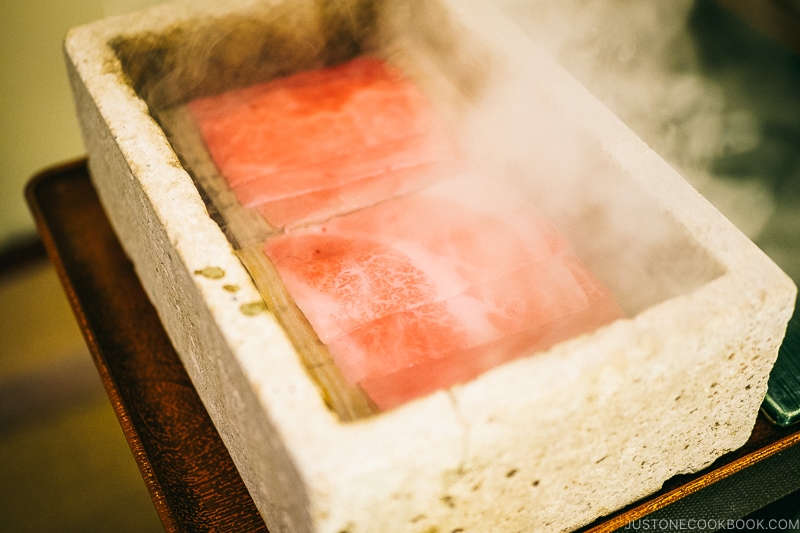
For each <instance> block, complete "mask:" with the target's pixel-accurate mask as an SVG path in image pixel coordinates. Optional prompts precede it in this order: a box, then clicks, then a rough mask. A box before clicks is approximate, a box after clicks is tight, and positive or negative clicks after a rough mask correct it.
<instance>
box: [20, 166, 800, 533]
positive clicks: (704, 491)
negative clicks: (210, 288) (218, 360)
mask: <svg viewBox="0 0 800 533" xmlns="http://www.w3.org/2000/svg"><path fill="white" fill-rule="evenodd" d="M27 199H28V203H29V205H30V207H31V210H32V212H33V214H34V218H35V219H36V223H37V226H38V229H39V233H40V235H41V237H42V240H43V241H44V243H45V247H46V248H47V251H48V255H49V256H50V259H51V260H52V262H53V263H54V265H55V267H56V269H57V271H58V273H59V276H60V278H61V281H62V283H63V285H64V289H65V291H66V293H67V296H68V298H69V300H70V302H71V304H72V307H73V309H74V311H75V315H76V317H77V319H78V323H79V325H80V327H81V329H82V331H83V334H84V336H85V338H86V342H87V344H88V345H89V348H90V350H91V353H92V355H93V357H94V361H95V364H96V366H97V370H98V372H99V374H100V377H101V378H102V381H103V384H104V385H105V388H106V391H107V392H108V396H109V399H110V400H111V404H112V405H113V407H114V410H115V412H116V414H117V417H118V418H119V421H120V424H121V426H122V429H123V431H124V433H125V437H126V438H127V440H128V443H129V444H130V447H131V450H132V452H133V455H134V458H135V460H136V462H137V464H138V466H139V469H140V470H141V473H142V477H143V478H144V481H145V484H146V485H147V488H148V490H149V491H150V495H151V497H152V498H153V501H154V503H155V505H156V509H157V510H158V514H159V516H160V517H161V520H162V522H163V524H164V527H165V529H166V530H167V531H169V532H172V531H209V530H214V531H232V532H236V531H242V532H245V531H246V532H258V531H267V528H266V526H265V524H264V522H263V520H262V518H261V516H260V515H259V513H258V511H257V509H256V507H255V504H254V503H253V500H252V499H251V498H250V495H249V493H248V491H247V489H246V487H245V486H244V483H243V482H242V479H241V477H240V476H239V473H238V472H237V470H236V467H235V465H234V464H233V462H232V460H231V458H230V455H229V454H228V452H227V450H226V449H225V446H224V445H223V444H222V441H221V439H220V437H219V434H218V433H217V431H216V429H215V428H214V426H213V424H212V422H211V419H210V418H209V416H208V413H207V412H206V410H205V408H204V406H203V404H202V402H201V401H200V398H199V397H198V395H197V392H196V391H195V389H194V387H193V385H192V383H191V381H190V380H189V377H188V375H187V374H186V371H185V370H184V368H183V365H182V364H181V362H180V360H179V358H178V356H177V354H176V353H175V351H174V349H173V347H172V344H171V343H170V341H169V338H168V337H167V334H166V333H165V331H164V329H163V327H162V325H161V323H160V321H159V319H158V316H157V314H156V311H155V309H154V308H153V306H152V305H151V304H150V302H149V300H148V299H147V297H146V295H145V293H144V290H143V289H142V287H141V285H140V283H139V279H138V278H137V276H136V273H135V271H134V269H133V265H132V264H131V262H130V261H129V259H128V258H127V257H126V255H125V254H124V252H123V251H122V248H121V247H120V244H119V242H118V240H117V238H116V236H115V234H114V232H113V231H112V229H111V227H110V226H109V223H108V220H107V218H106V216H105V213H104V212H103V209H102V207H101V205H100V203H99V201H98V199H97V195H96V194H95V191H94V188H93V187H92V184H91V182H90V180H89V176H88V173H87V170H86V164H85V161H83V160H81V161H77V162H74V163H70V164H67V165H65V166H61V167H58V168H54V169H50V170H46V171H44V172H42V173H41V174H39V175H37V176H36V177H34V178H33V179H32V180H31V182H30V183H29V185H28V189H27ZM799 443H800V428H798V427H789V428H779V427H777V426H773V425H771V424H770V423H769V422H767V420H766V419H765V418H764V416H763V415H759V417H758V420H757V421H756V425H755V428H754V430H753V433H752V435H751V437H750V440H749V441H748V442H747V444H746V445H745V446H744V447H742V448H741V449H739V450H737V451H734V452H731V453H729V454H727V455H725V456H723V457H721V458H720V459H718V460H717V461H716V462H715V463H714V464H713V465H711V466H710V467H709V468H707V469H705V470H703V471H701V472H698V473H695V474H690V475H681V476H676V477H674V478H672V479H670V480H669V481H667V482H666V483H665V485H664V488H663V489H662V490H661V491H659V492H658V493H656V494H654V495H652V496H650V497H648V498H645V499H644V500H642V501H639V502H636V503H635V504H632V505H630V506H629V507H627V508H625V509H623V510H621V511H618V512H616V513H614V514H612V515H610V516H608V517H604V518H602V519H599V520H598V521H596V522H595V523H593V524H590V525H589V526H586V527H584V528H582V529H581V530H580V531H583V532H595V533H596V532H606V531H615V530H617V529H621V528H624V527H625V525H626V524H628V523H630V522H631V521H633V520H640V519H645V518H646V519H648V520H662V521H663V520H670V519H673V520H674V519H689V518H695V519H703V520H705V521H708V522H710V521H712V520H718V519H719V520H722V519H733V518H741V517H743V516H745V515H747V514H749V513H751V512H752V511H754V510H756V509H759V508H761V507H763V506H764V505H766V504H768V503H770V502H772V501H774V500H777V499H778V498H781V497H782V496H784V495H786V494H789V493H790V492H794V491H796V490H798V489H799V488H800V445H798V444H799ZM652 523H655V522H652ZM663 523H664V524H667V522H663ZM655 529H656V528H651V530H655ZM659 529H662V528H659ZM695 530H696V531H700V530H702V529H700V528H695ZM386 533H391V532H386ZM443 533H444V532H443Z"/></svg>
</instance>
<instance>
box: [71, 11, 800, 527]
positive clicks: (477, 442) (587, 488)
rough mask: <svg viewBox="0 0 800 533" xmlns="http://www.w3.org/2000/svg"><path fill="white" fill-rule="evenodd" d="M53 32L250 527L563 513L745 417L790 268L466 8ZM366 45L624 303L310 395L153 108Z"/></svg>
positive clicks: (193, 17)
mask: <svg viewBox="0 0 800 533" xmlns="http://www.w3.org/2000/svg"><path fill="white" fill-rule="evenodd" d="M65 49H66V56H67V65H68V71H69V76H70V80H71V83H72V87H73V91H74V95H75V101H76V105H77V110H78V115H79V117H80V121H81V124H82V128H83V134H84V139H85V143H86V147H87V150H88V152H89V165H90V170H91V173H92V178H93V180H94V183H95V186H96V188H97V190H98V193H99V195H100V198H101V200H102V202H103V204H104V206H105V208H106V210H107V212H108V215H109V218H110V220H111V222H112V225H113V226H114V228H115V230H116V232H117V234H118V236H119V238H120V240H121V242H122V244H123V246H124V248H125V250H126V252H127V253H128V254H129V255H130V257H131V259H132V260H133V262H134V264H135V266H136V269H137V272H138V274H139V276H140V278H141V280H142V284H143V285H144V287H145V289H146V290H147V292H148V294H149V296H150V298H151V300H152V301H153V303H154V304H155V306H156V308H157V309H158V312H159V314H160V316H161V318H162V321H163V323H164V325H165V328H166V330H167V331H168V333H169V335H170V337H171V339H172V341H173V343H174V345H175V347H176V349H177V351H178V353H179V354H180V357H181V359H182V361H183V363H184V365H185V366H186V368H187V371H188V372H189V375H190V376H191V378H192V380H193V382H194V384H195V386H196V388H197V390H198V392H199V394H200V396H201V398H202V399H203V402H204V403H205V405H206V407H207V409H208V412H209V414H210V415H211V417H212V419H213V420H214V422H215V424H216V426H217V428H218V430H219V432H220V435H221V436H222V438H223V440H224V441H225V443H226V445H227V447H228V449H229V451H230V453H231V456H232V457H233V459H234V461H235V462H236V464H237V466H238V468H239V471H240V473H241V475H242V478H243V479H244V481H245V483H246V484H247V486H248V488H249V490H250V492H251V495H252V496H253V499H254V500H255V502H256V504H257V506H258V508H259V510H260V512H261V513H262V515H263V516H264V519H265V521H266V523H267V525H268V527H269V528H270V530H271V531H275V532H276V533H277V532H304V533H305V532H319V533H323V532H324V533H345V532H346V533H365V532H375V531H391V532H406V531H407V532H411V533H423V532H427V533H430V532H434V531H437V532H452V531H464V532H469V531H498V532H505V531H508V532H515V531H534V530H535V531H568V530H571V529H575V528H577V527H580V526H581V525H583V524H586V523H588V522H590V521H592V520H593V519H595V518H597V517H599V516H601V515H603V514H606V513H609V512H611V511H613V510H615V509H618V508H620V507H622V506H624V505H626V504H628V503H630V502H632V501H635V500H636V499H638V498H641V497H643V496H645V495H647V494H649V493H651V492H654V491H655V490H657V489H658V488H659V487H660V486H661V484H662V483H663V482H664V481H665V480H666V479H668V478H670V477H672V476H673V475H675V474H679V473H686V472H692V471H696V470H698V469H701V468H703V467H705V466H707V465H708V464H710V463H711V462H712V461H713V460H714V459H716V458H717V457H719V456H720V455H722V454H723V453H725V452H727V451H730V450H733V449H736V448H737V447H739V446H741V445H742V444H744V442H745V441H746V440H747V438H748V436H749V435H750V431H751V429H752V427H753V424H754V421H755V417H756V414H757V412H758V408H759V406H760V404H761V401H762V399H763V397H764V394H765V393H766V387H767V378H768V376H769V372H770V369H771V367H772V364H773V363H774V360H775V358H776V356H777V350H778V346H779V345H780V342H781V340H782V338H783V333H784V331H785V328H786V324H787V322H788V320H789V317H790V315H791V312H792V310H793V305H794V299H795V295H796V288H795V287H794V285H793V283H792V282H791V281H790V280H789V278H788V277H787V276H786V275H785V274H784V273H783V272H781V271H780V269H779V268H778V267H777V266H775V265H774V263H773V262H772V261H771V260H770V259H769V258H767V257H766V256H765V255H764V254H763V253H762V252H761V251H760V250H758V248H757V247H756V246H755V245H753V244H752V243H751V242H750V241H749V240H747V239H746V237H744V235H742V234H741V233H740V232H739V231H738V230H737V229H736V228H735V227H733V226H732V225H731V224H730V223H729V222H728V221H727V220H726V219H725V218H724V217H723V216H722V215H720V214H719V213H718V212H717V211H716V210H715V209H714V208H713V207H712V206H711V205H710V204H709V203H708V202H707V201H706V200H705V199H704V198H702V197H701V196H700V195H699V194H698V193H697V192H696V191H694V190H693V189H692V188H691V187H690V186H689V185H688V184H687V183H686V182H685V181H684V180H683V179H682V178H681V177H680V176H679V175H678V174H677V173H676V172H675V171H674V170H673V169H671V168H670V167H669V165H667V164H666V163H665V162H664V161H663V160H662V159H661V158H660V157H659V156H658V155H657V154H655V153H654V152H653V151H651V150H650V149H649V148H648V147H647V146H646V145H645V144H644V143H643V142H642V141H641V140H639V139H638V138H637V137H636V135H635V134H633V133H632V132H631V131H630V130H629V129H628V128H627V127H626V126H625V125H624V124H623V123H622V122H621V121H619V119H617V118H616V117H615V116H614V115H613V114H612V113H611V112H609V111H608V110H607V109H606V108H605V107H603V106H602V105H601V104H600V103H599V102H598V101H597V100H596V99H595V98H594V97H593V96H592V95H591V94H590V93H589V92H588V91H587V90H586V89H585V88H583V87H582V86H581V85H580V84H579V83H577V82H576V81H575V80H574V79H572V78H571V77H570V76H569V75H568V74H567V73H566V72H565V71H564V70H563V69H561V68H560V67H559V66H558V65H557V64H556V63H554V62H553V61H552V60H551V59H549V58H548V57H547V56H546V55H545V54H543V53H542V52H540V51H539V50H538V49H536V48H535V47H534V46H533V45H532V44H531V43H530V42H528V41H527V40H526V39H525V38H524V36H523V35H522V34H521V33H520V32H518V31H517V30H516V29H515V27H514V26H513V24H510V23H509V22H508V21H505V20H504V19H503V18H502V17H501V16H499V15H497V14H496V13H494V12H492V11H491V10H490V9H489V8H488V7H487V6H485V5H482V4H477V3H476V4H475V5H472V4H471V3H469V2H459V3H456V2H455V1H453V2H448V1H446V0H442V1H441V2H436V1H434V0H430V1H411V0H409V1H408V2H404V1H400V2H385V3H382V2H379V1H377V0H375V1H367V0H349V1H348V0H344V1H342V2H338V3H334V2H329V1H325V0H319V1H296V2H288V1H281V0H275V1H263V2H255V1H250V2H231V3H226V2H217V3H214V4H213V5H208V6H206V5H198V4H197V3H194V4H192V5H189V4H188V3H185V4H184V3H175V4H169V5H163V6H159V7H156V8H153V9H151V10H148V11H144V12H140V13H137V14H132V15H128V16H123V17H118V18H113V19H108V20H104V21H98V22H96V23H92V24H89V25H87V26H84V27H81V28H77V29H75V30H73V31H72V32H70V34H69V35H68V37H67V40H66V46H65ZM367 52H368V53H374V54H376V55H379V56H381V57H383V58H385V59H387V60H389V61H391V62H394V63H395V64H397V65H398V66H399V67H401V68H402V69H403V70H404V72H406V73H407V74H408V75H409V77H410V78H411V79H413V80H414V81H415V82H417V83H418V84H419V86H420V87H422V88H423V90H425V91H427V92H428V94H429V95H430V97H431V100H432V101H433V102H434V103H435V104H436V105H438V106H439V108H440V110H441V111H442V114H443V116H444V117H446V118H447V120H448V121H449V123H450V124H452V125H454V127H455V128H456V129H457V131H458V132H459V133H458V134H457V135H458V138H459V140H460V142H461V143H462V145H463V146H465V147H467V149H466V151H467V152H469V153H470V154H471V155H470V157H471V160H470V161H471V164H472V165H473V168H474V169H478V171H480V170H481V169H484V168H486V169H488V168H490V167H492V168H494V169H495V170H497V169H500V170H499V171H500V172H501V173H502V174H504V175H508V176H510V177H511V178H510V179H512V180H513V181H514V183H515V184H516V186H518V187H519V188H520V190H521V191H523V192H524V194H526V195H529V196H530V197H532V198H537V199H538V200H537V209H540V210H541V211H542V212H544V213H545V214H546V215H547V216H548V217H549V218H550V219H551V220H552V221H553V222H554V223H555V224H556V225H557V226H558V227H559V229H560V230H561V231H562V232H563V233H564V235H565V236H566V237H567V238H568V239H569V240H570V243H571V244H572V246H573V247H574V249H575V251H576V253H577V254H578V255H579V256H580V257H581V259H582V261H584V262H585V263H586V265H587V266H588V267H589V268H590V269H592V271H593V272H594V273H595V275H596V276H597V277H598V278H599V279H601V280H602V281H603V283H605V284H606V285H607V286H608V287H609V288H610V289H611V291H612V292H613V293H614V295H615V297H616V299H617V301H618V303H619V304H620V306H621V307H622V308H623V310H624V311H625V313H626V315H627V318H624V319H620V320H617V321H615V322H613V323H611V324H608V325H606V326H604V327H602V328H599V329H597V330H596V331H594V332H592V333H589V334H585V335H582V336H579V337H577V338H573V339H571V340H568V341H566V342H562V343H560V344H558V345H556V346H554V347H553V348H551V349H549V350H547V351H545V352H541V353H536V354H531V355H530V356H526V357H522V358H519V359H517V360H515V361H512V362H509V363H506V364H503V365H501V366H498V367H496V368H494V369H492V370H490V371H488V372H486V373H485V374H483V375H481V376H480V377H478V378H477V379H475V380H473V381H470V382H468V383H465V384H462V385H457V386H454V387H452V388H451V389H449V390H446V391H439V392H436V393H433V394H431V395H429V396H426V397H424V398H421V399H418V400H415V401H413V402H411V403H408V404H406V405H403V406H401V407H398V408H396V409H392V410H389V411H387V412H383V413H379V414H375V415H372V416H368V417H363V418H358V419H356V420H343V419H342V418H340V417H339V416H337V414H336V413H335V412H333V411H332V410H330V409H329V408H328V407H327V406H326V403H325V401H324V399H323V398H322V396H321V395H320V394H319V391H318V390H317V388H316V386H315V384H314V383H313V382H312V380H311V378H310V377H309V375H308V372H307V370H306V368H304V366H303V364H302V363H301V360H300V357H298V354H297V353H296V350H295V348H294V346H293V344H292V342H291V341H290V340H289V338H288V337H287V335H286V333H285V332H284V330H283V329H282V328H281V326H280V325H279V322H278V320H277V317H276V316H274V315H273V314H272V313H270V312H268V311H267V309H266V306H265V305H264V303H263V300H262V296H261V295H260V294H259V292H258V290H257V289H256V287H255V285H254V283H253V281H252V280H251V278H250V276H249V274H248V272H247V271H246V270H245V268H244V267H243V266H242V263H241V262H240V260H239V258H238V256H237V255H236V253H235V250H234V247H235V246H234V245H235V242H234V243H233V244H232V240H231V239H229V238H228V236H226V233H225V231H224V230H225V228H224V227H221V225H220V224H219V223H218V220H219V219H218V217H217V216H216V214H215V212H214V208H213V202H212V203H207V201H206V200H207V198H204V194H205V193H203V192H202V191H201V190H198V187H197V185H196V184H195V181H193V178H192V175H190V172H189V171H188V170H190V169H189V168H188V167H187V165H186V164H187V161H186V160H181V159H180V158H179V157H178V155H176V151H175V150H174V149H173V146H172V144H171V143H170V140H169V139H168V137H167V135H166V134H165V132H164V128H163V127H162V126H163V125H162V124H161V123H160V122H159V120H157V119H158V118H159V117H163V116H164V114H163V113H162V112H163V110H168V109H171V108H173V107H174V106H179V105H182V104H183V103H185V102H187V101H188V100H191V99H192V98H196V97H198V96H205V95H211V94H216V93H219V92H222V91H224V90H226V89H229V88H234V87H242V86H246V85H249V84H254V83H258V82H261V81H265V80H268V79H271V78H273V77H276V76H280V75H286V74H288V73H291V72H295V71H299V70H303V69H309V68H315V67H320V66H323V65H328V64H335V63H337V62H341V61H344V60H346V59H348V58H351V57H353V56H355V55H357V54H360V53H367ZM509 102H513V105H508V103H509ZM184 159H185V158H184ZM540 176H546V179H540V178H539V177H540Z"/></svg>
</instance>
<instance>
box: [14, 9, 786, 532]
mask: <svg viewBox="0 0 800 533" xmlns="http://www.w3.org/2000/svg"><path fill="white" fill-rule="evenodd" d="M495 1H496V2H497V4H498V5H499V6H501V7H502V9H504V10H507V11H508V12H509V13H510V14H512V15H513V16H514V17H515V19H516V20H518V21H519V23H520V24H521V25H522V26H523V28H524V29H525V30H526V31H527V32H528V33H529V35H531V37H532V38H534V39H535V40H538V41H540V43H541V44H542V45H543V46H546V47H549V48H550V49H551V51H552V52H553V53H554V54H555V55H557V56H559V58H560V60H561V61H562V63H563V64H564V65H565V66H567V68H568V69H570V70H571V71H572V72H573V73H574V74H575V75H576V76H577V77H578V78H579V79H581V80H582V81H583V82H584V83H586V84H587V86H589V87H590V89H592V90H593V91H594V92H595V93H596V94H597V95H598V97H600V98H601V99H602V100H603V101H604V102H606V104H607V105H609V107H611V108H612V109H613V110H614V111H615V112H617V113H618V114H619V115H620V117H621V118H623V120H625V121H626V122H627V123H628V124H629V125H630V126H631V127H632V128H633V129H634V130H635V131H637V133H639V135H641V136H642V138H643V139H645V141H647V142H648V143H649V144H650V145H651V146H653V147H654V148H655V149H656V150H657V151H658V152H659V153H661V154H662V156H664V157H665V159H667V160H668V161H670V162H671V163H672V164H673V165H674V166H676V167H677V168H678V169H679V170H680V171H681V172H682V173H683V174H684V175H685V176H686V177H687V179H689V181H690V182H691V183H692V184H693V185H694V186H695V187H697V188H698V190H700V191H701V192H702V193H703V194H704V195H706V197H707V198H709V199H710V200H711V201H712V202H713V203H714V204H715V205H717V207H718V208H719V209H720V210H721V211H723V213H725V214H726V215H727V216H728V217H729V218H730V219H731V220H732V221H733V222H734V223H736V224H737V225H738V226H739V227H740V228H741V229H742V231H744V232H745V233H747V234H748V235H749V236H750V237H751V238H752V239H753V240H755V242H756V243H757V244H758V245H759V246H761V247H762V248H763V249H764V250H765V251H766V252H767V253H768V254H770V256H771V257H773V259H775V260H776V262H778V263H779V264H780V265H781V266H782V267H783V268H784V270H786V271H787V272H788V273H789V274H790V275H792V276H793V278H794V279H795V280H796V281H798V280H800V55H798V54H800V2H798V1H797V0H759V1H752V0H751V1H731V0H725V1H723V0H720V1H719V2H716V1H714V0H696V1H692V0H659V1H650V2H641V1H636V0H616V1H613V2H590V1H587V0H564V1H560V2H546V1H545V0H525V1H522V0H495ZM154 3H157V2H155V1H152V0H139V1H126V0H6V1H4V2H0V72H2V73H3V74H2V76H0V120H2V123H1V125H2V127H0V185H1V186H0V501H2V502H3V504H2V505H0V530H4V531H18V532H23V531H109V530H113V531H138V532H145V531H160V530H162V528H161V525H160V522H159V521H158V518H157V516H156V513H155V509H154V507H153V504H152V503H151V501H150V498H149V496H148V494H147V491H146V489H145V485H144V482H143V481H142V479H141V476H140V474H139V472H138V469H137V467H136V465H135V463H134V461H133V457H132V455H131V453H130V450H129V448H128V446H127V444H126V442H125V439H124V437H123V434H122V431H121V429H120V427H119V424H118V423H117V421H116V418H115V415H114V413H113V411H112V409H111V406H110V404H109V402H108V399H107V397H106V396H105V392H104V390H103V388H102V386H101V383H100V379H99V377H98V375H97V373H96V371H95V369H94V366H93V363H92V361H91V358H90V355H89V353H88V351H87V349H86V347H85V344H84V342H83V339H82V337H81V335H80V332H79V331H78V328H77V325H76V324H75V320H74V318H73V316H72V313H71V311H70V309H69V305H68V303H67V302H66V299H65V297H64V294H63V291H62V289H61V287H60V285H59V282H58V280H57V278H56V275H55V273H54V271H53V269H52V268H51V267H50V266H49V264H48V263H47V260H46V258H45V256H44V252H43V249H42V247H41V245H40V244H39V243H38V240H37V237H36V232H35V228H34V225H33V221H32V219H31V217H30V215H29V213H28V209H27V206H26V205H25V202H24V199H23V188H24V186H25V184H26V182H27V181H28V180H29V179H30V177H31V176H33V175H34V174H35V173H36V172H38V171H39V170H41V169H43V168H45V167H48V166H51V165H54V164H58V163H61V162H64V161H67V160H70V159H74V158H76V157H80V156H81V155H82V154H83V153H84V150H83V146H82V143H81V139H80V134H79V131H78V125H77V121H76V119H75V114H74V110H73V105H72V100H71V95H70V93H69V88H68V83H67V78H66V71H65V68H64V61H63V57H62V53H61V44H62V41H63V38H64V36H65V34H66V32H67V30H68V29H69V28H71V27H73V26H77V25H80V24H82V23H85V22H88V21H91V20H94V19H98V18H101V17H104V16H112V15H117V14H121V13H125V12H129V11H133V10H136V9H139V8H142V7H146V6H148V5H151V4H154ZM723 4H725V5H726V6H727V7H722V5H723ZM553 6H559V7H557V8H554V7H553ZM734 11H735V12H736V13H738V15H736V14H734ZM742 17H744V18H747V19H748V20H749V21H750V23H749V24H748V23H745V22H743V21H742ZM797 501H798V496H797V495H794V496H793V497H792V498H787V499H785V500H784V501H783V502H778V503H777V504H775V505H774V506H772V507H771V508H770V509H768V510H765V511H764V512H765V513H771V514H767V515H766V516H782V517H783V516H798V515H796V514H795V513H797V511H798V509H797V508H796V505H797Z"/></svg>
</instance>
